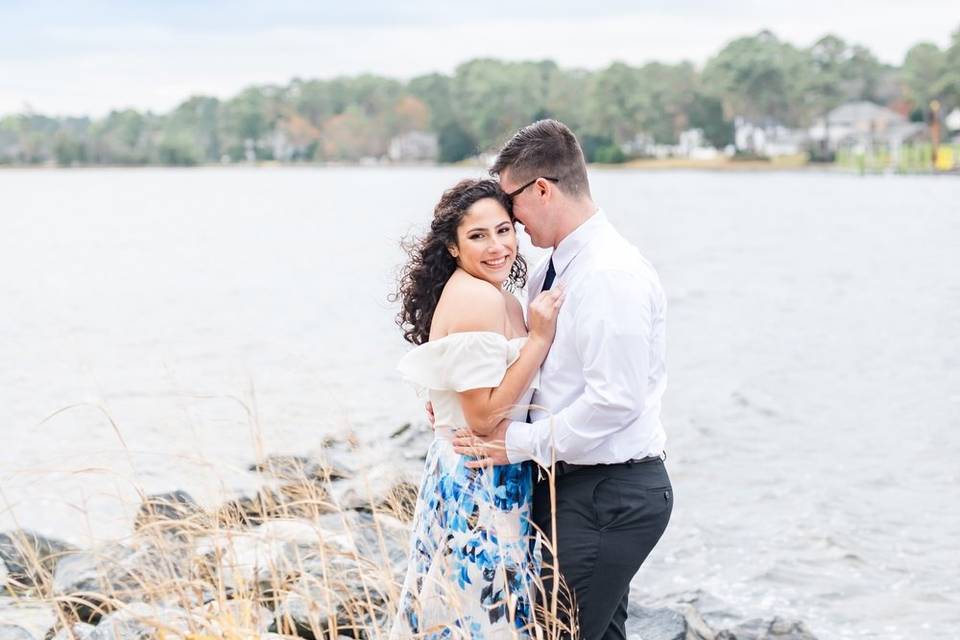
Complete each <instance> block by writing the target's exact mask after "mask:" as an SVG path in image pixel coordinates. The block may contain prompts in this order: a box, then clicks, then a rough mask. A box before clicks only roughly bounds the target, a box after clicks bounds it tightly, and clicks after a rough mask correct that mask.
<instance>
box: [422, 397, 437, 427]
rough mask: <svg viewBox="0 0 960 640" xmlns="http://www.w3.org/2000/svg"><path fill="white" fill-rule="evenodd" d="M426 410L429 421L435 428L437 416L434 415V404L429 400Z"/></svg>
mask: <svg viewBox="0 0 960 640" xmlns="http://www.w3.org/2000/svg"><path fill="white" fill-rule="evenodd" d="M425 408H426V410H427V420H429V421H430V426H431V427H432V426H434V423H435V422H436V421H437V416H435V415H433V403H432V402H430V401H429V400H427V404H426V407H425Z"/></svg>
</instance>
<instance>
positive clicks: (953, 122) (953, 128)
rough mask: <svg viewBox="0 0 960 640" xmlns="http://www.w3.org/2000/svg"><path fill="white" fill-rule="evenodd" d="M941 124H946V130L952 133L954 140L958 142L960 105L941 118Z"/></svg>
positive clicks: (959, 136)
mask: <svg viewBox="0 0 960 640" xmlns="http://www.w3.org/2000/svg"><path fill="white" fill-rule="evenodd" d="M943 124H944V125H946V127H947V131H949V132H950V133H951V134H952V135H953V137H954V140H956V141H957V142H960V107H956V108H955V109H954V110H953V111H951V112H950V113H948V114H947V117H946V118H944V119H943Z"/></svg>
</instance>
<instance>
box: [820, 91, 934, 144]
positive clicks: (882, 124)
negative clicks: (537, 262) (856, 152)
mask: <svg viewBox="0 0 960 640" xmlns="http://www.w3.org/2000/svg"><path fill="white" fill-rule="evenodd" d="M926 130H927V127H926V125H925V124H923V123H919V122H910V121H909V120H907V119H906V118H905V117H903V116H902V115H900V114H899V113H897V112H896V111H894V110H893V109H888V108H887V107H884V106H881V105H878V104H874V103H873V102H867V101H860V102H848V103H846V104H842V105H840V106H839V107H837V108H836V109H833V110H832V111H830V112H829V113H827V115H826V117H823V118H820V119H819V120H817V121H816V122H815V123H814V125H813V126H812V127H810V140H811V141H813V143H814V144H815V145H817V146H818V147H819V148H821V149H825V150H828V151H837V150H838V149H865V148H873V147H877V146H883V147H888V148H891V149H896V148H899V147H900V145H902V144H903V143H904V142H910V141H913V140H915V139H918V138H921V137H923V135H924V134H925V132H926Z"/></svg>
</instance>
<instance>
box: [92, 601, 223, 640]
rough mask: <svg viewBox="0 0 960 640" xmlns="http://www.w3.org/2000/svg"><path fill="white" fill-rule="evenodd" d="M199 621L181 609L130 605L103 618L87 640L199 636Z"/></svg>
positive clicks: (139, 603) (200, 630) (141, 639)
mask: <svg viewBox="0 0 960 640" xmlns="http://www.w3.org/2000/svg"><path fill="white" fill-rule="evenodd" d="M203 630H204V629H203V627H202V626H201V624H200V623H199V621H196V620H191V618H190V615H189V614H188V613H187V612H186V611H184V610H183V609H178V608H175V607H154V606H150V605H148V604H145V603H143V602H134V603H130V604H128V605H126V606H124V607H123V608H122V609H120V610H119V611H116V612H114V613H111V614H110V615H107V616H104V617H103V619H102V620H101V621H100V623H99V624H98V625H97V626H96V628H95V629H94V630H93V632H92V633H91V634H90V635H89V636H87V640H154V639H155V638H158V637H159V638H165V639H173V638H187V637H189V636H191V635H203V633H202V631H203Z"/></svg>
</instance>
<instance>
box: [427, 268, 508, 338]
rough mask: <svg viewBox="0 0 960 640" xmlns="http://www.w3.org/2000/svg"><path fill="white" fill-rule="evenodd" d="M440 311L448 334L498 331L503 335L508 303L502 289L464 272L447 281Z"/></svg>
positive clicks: (455, 274) (456, 273)
mask: <svg viewBox="0 0 960 640" xmlns="http://www.w3.org/2000/svg"><path fill="white" fill-rule="evenodd" d="M440 302H441V304H442V308H441V307H440V306H438V307H437V312H438V313H442V316H443V317H442V320H443V324H444V326H446V327H447V328H448V330H447V331H446V333H455V332H458V331H496V332H497V333H503V331H504V329H505V327H506V321H507V301H506V299H505V298H504V296H503V294H502V292H501V290H500V289H498V288H497V287H495V286H494V285H492V284H490V283H489V282H487V281H486V280H481V279H480V278H475V277H473V276H471V275H470V274H468V273H466V272H464V271H459V270H458V271H456V272H455V273H454V274H453V275H452V276H451V277H450V280H448V281H447V284H446V286H444V288H443V294H442V295H441V298H440Z"/></svg>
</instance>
